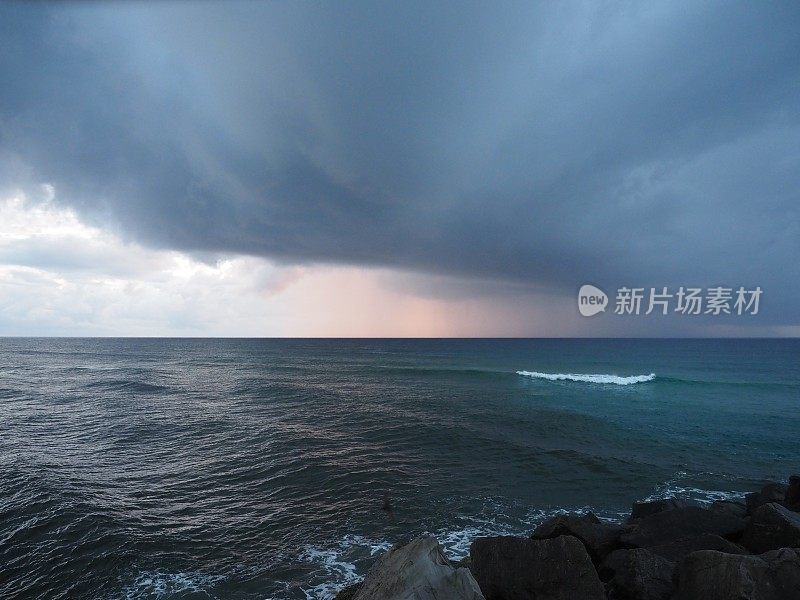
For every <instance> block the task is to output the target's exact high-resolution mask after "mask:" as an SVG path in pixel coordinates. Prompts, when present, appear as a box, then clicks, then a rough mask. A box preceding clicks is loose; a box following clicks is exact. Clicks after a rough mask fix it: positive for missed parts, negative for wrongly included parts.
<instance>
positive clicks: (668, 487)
mask: <svg viewBox="0 0 800 600" xmlns="http://www.w3.org/2000/svg"><path fill="white" fill-rule="evenodd" d="M702 475H707V476H714V473H695V476H702ZM690 478H691V476H690V475H689V474H688V473H686V472H685V471H679V472H678V473H676V474H675V476H674V477H673V478H672V479H670V480H669V481H666V482H665V483H663V484H662V485H660V486H658V488H657V489H656V490H655V491H654V492H653V493H652V494H650V495H649V496H647V497H646V498H644V501H646V502H649V501H652V500H661V499H663V498H681V499H683V500H689V501H690V502H694V503H697V504H701V505H706V504H711V503H712V502H715V501H717V500H741V499H742V498H743V497H744V495H745V494H746V493H747V492H744V491H729V490H709V489H705V488H699V487H695V486H692V485H688V484H686V483H684V481H685V480H686V479H690Z"/></svg>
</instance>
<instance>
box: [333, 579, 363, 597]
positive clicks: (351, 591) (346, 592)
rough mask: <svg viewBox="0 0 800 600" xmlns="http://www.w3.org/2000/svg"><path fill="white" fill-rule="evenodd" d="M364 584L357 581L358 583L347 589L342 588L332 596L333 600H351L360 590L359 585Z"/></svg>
mask: <svg viewBox="0 0 800 600" xmlns="http://www.w3.org/2000/svg"><path fill="white" fill-rule="evenodd" d="M362 583H364V582H363V581H359V582H358V583H354V584H353V585H348V586H347V587H343V588H342V589H340V590H339V593H338V594H336V596H334V598H333V600H353V598H354V597H355V595H356V592H357V591H358V590H360V589H361V584H362Z"/></svg>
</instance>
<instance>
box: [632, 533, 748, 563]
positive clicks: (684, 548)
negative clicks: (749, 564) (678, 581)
mask: <svg viewBox="0 0 800 600" xmlns="http://www.w3.org/2000/svg"><path fill="white" fill-rule="evenodd" d="M647 549H648V550H650V551H651V552H653V553H654V554H658V555H659V556H663V557H664V558H666V559H667V560H671V561H673V562H677V561H678V560H680V559H681V558H683V557H684V556H686V555H687V554H691V553H692V552H697V551H698V550H717V551H718V552H726V553H728V554H748V552H747V550H745V549H744V548H742V547H741V546H739V545H737V544H734V543H733V542H729V541H728V540H726V539H725V538H722V537H720V536H718V535H714V534H713V533H701V534H700V535H694V536H691V537H684V538H680V539H677V540H674V541H672V542H667V543H666V544H660V545H658V546H650V547H648V548H647Z"/></svg>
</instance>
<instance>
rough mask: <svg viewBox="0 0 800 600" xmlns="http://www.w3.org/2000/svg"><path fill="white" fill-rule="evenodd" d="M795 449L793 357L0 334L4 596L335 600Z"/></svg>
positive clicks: (579, 344) (757, 479)
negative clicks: (412, 549)
mask: <svg viewBox="0 0 800 600" xmlns="http://www.w3.org/2000/svg"><path fill="white" fill-rule="evenodd" d="M798 432H800V340H732V339H719V340H691V339H689V340H687V339H681V340H678V339H675V340H639V339H634V340H591V339H586V340H566V339H542V340H540V339H498V340H490V339H486V340H483V339H481V340H450V339H447V340H355V339H352V340H350V339H348V340H289V339H23V338H6V339H0V598H3V599H13V598H48V599H49V598H225V599H229V598H230V599H269V598H272V599H285V600H289V599H304V598H329V597H331V596H332V594H334V593H335V591H336V590H337V589H338V588H339V587H341V586H343V585H345V584H348V583H352V582H354V581H357V580H358V579H359V578H360V577H361V576H363V574H364V573H365V571H366V569H367V568H368V567H369V565H370V564H371V562H372V561H373V560H374V559H375V557H376V556H377V555H378V554H379V553H380V552H382V551H384V550H386V549H388V548H389V547H390V546H391V545H392V544H393V543H396V542H400V541H403V540H408V539H410V538H412V537H414V536H417V535H419V534H422V533H432V534H434V535H436V536H437V538H438V539H439V541H440V542H441V543H442V544H443V545H444V546H445V548H446V550H447V552H448V553H449V554H450V555H451V556H452V557H453V558H459V557H462V556H464V555H465V554H466V553H467V552H468V548H469V543H470V541H471V540H472V539H473V538H474V537H476V536H479V535H485V534H497V533H512V534H526V533H529V532H530V531H531V530H532V528H533V527H534V526H535V525H536V524H537V523H538V522H540V521H541V520H542V519H544V518H545V517H546V516H548V515H551V514H553V513H555V512H558V511H563V510H584V509H591V510H593V511H595V512H596V513H597V514H598V515H599V516H601V517H606V518H620V517H621V515H623V514H624V513H626V512H627V511H628V510H629V508H630V505H631V503H632V502H633V501H635V500H640V499H645V498H655V497H662V496H671V495H677V496H682V497H685V498H689V499H692V500H694V501H696V502H700V503H705V502H710V501H712V500H714V499H717V498H728V497H732V496H738V495H741V494H743V493H745V492H747V491H752V490H755V489H757V488H758V487H759V486H760V484H761V483H763V482H764V481H766V480H773V479H774V480H785V479H786V478H787V476H788V475H789V474H790V473H793V472H794V473H796V472H798V471H800V444H798ZM387 499H388V501H389V502H390V504H391V505H392V509H393V510H392V511H391V513H392V514H389V512H387V511H384V510H382V507H383V504H384V501H385V500H387Z"/></svg>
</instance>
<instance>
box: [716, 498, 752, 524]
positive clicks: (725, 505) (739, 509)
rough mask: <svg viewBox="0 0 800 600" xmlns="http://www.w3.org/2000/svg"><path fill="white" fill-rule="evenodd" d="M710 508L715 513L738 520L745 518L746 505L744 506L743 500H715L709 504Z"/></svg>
mask: <svg viewBox="0 0 800 600" xmlns="http://www.w3.org/2000/svg"><path fill="white" fill-rule="evenodd" d="M710 508H711V510H713V511H715V512H721V513H727V514H730V515H733V516H734V517H738V518H740V519H744V518H746V517H747V504H745V500H744V498H742V500H741V501H736V500H716V501H714V502H712V503H711V506H710Z"/></svg>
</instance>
